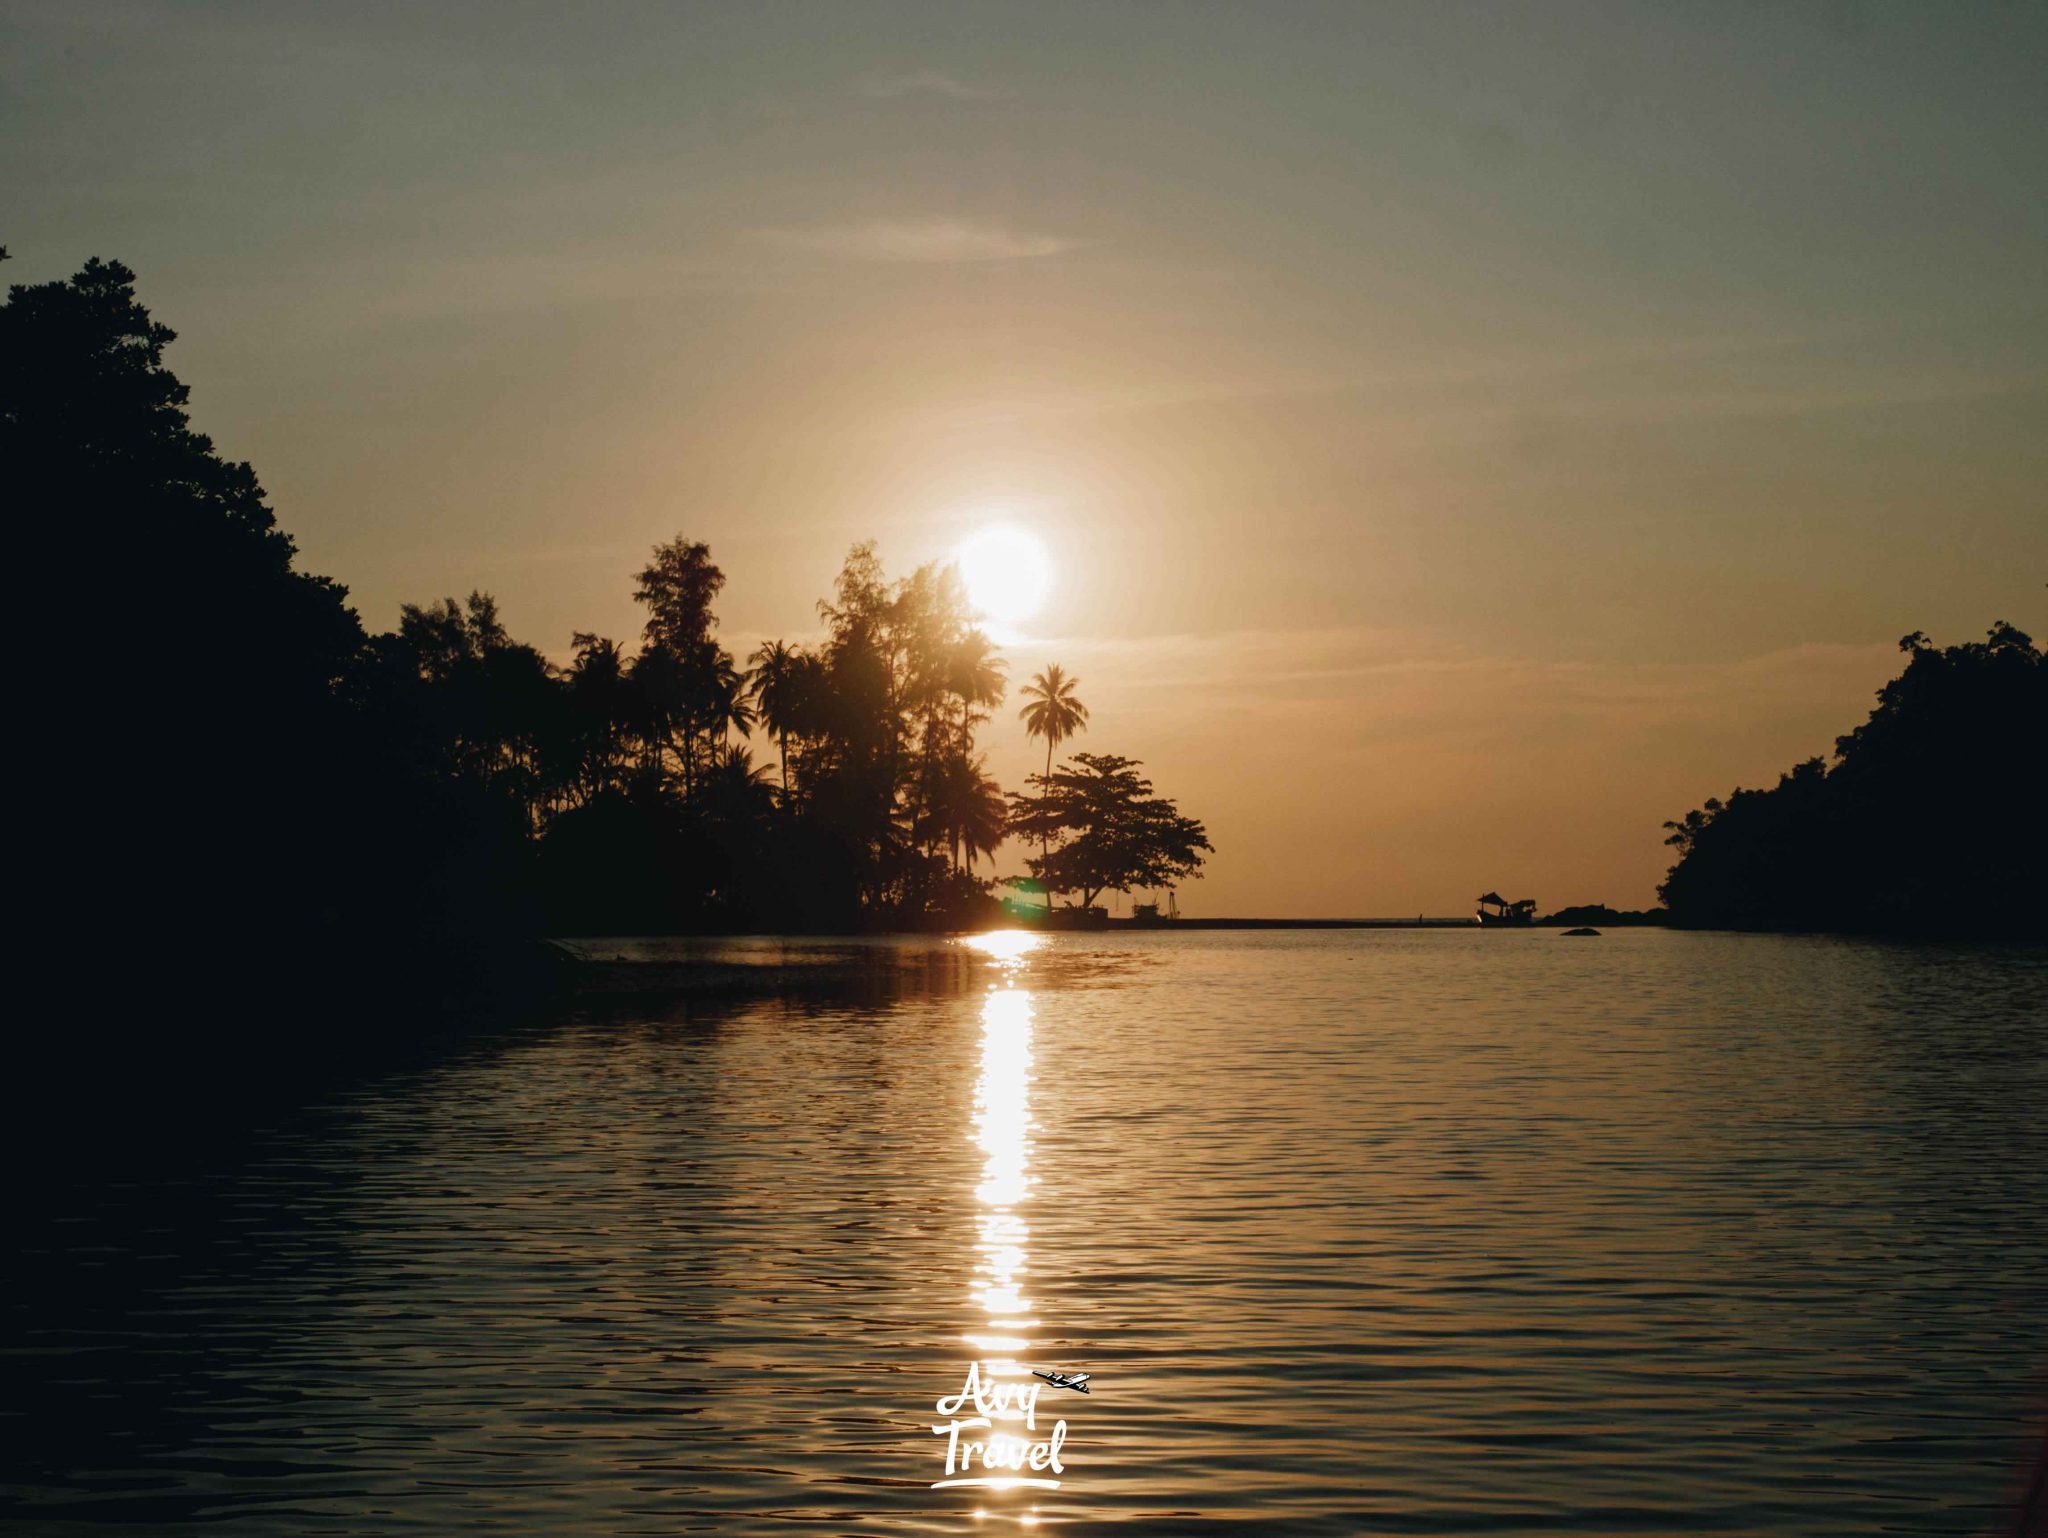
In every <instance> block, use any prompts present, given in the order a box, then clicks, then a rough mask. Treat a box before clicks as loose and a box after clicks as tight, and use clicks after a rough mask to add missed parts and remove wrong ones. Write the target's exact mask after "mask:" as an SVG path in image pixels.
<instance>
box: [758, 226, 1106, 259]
mask: <svg viewBox="0 0 2048 1538" xmlns="http://www.w3.org/2000/svg"><path fill="white" fill-rule="evenodd" d="M754 234H755V237H756V238H757V239H760V240H764V241H766V242H768V243H769V244H770V245H774V246H778V247H780V248H782V249H783V250H786V251H798V252H805V253H808V254H810V255H814V256H829V257H836V258H838V259H840V260H843V261H854V262H934V263H938V262H1014V261H1024V260H1028V259H1030V258H1033V257H1041V256H1057V255H1058V254H1059V253H1060V252H1062V251H1066V250H1070V249H1071V248H1072V246H1073V244H1074V243H1073V242H1072V241H1070V240H1063V239H1061V238H1060V237H1059V236H1057V235H1046V234H1037V233H1030V232H1024V231H1017V230H1008V229H1004V228H1002V227H1001V226H998V225H989V224H972V223H969V222H968V221H966V220H964V219H871V220H868V221H867V222H866V223H863V224H834V225H819V226H815V227H809V228H801V229H790V228H783V229H768V230H757V231H755V232H754Z"/></svg>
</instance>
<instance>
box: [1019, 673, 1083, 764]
mask: <svg viewBox="0 0 2048 1538" xmlns="http://www.w3.org/2000/svg"><path fill="white" fill-rule="evenodd" d="M1080 681H1081V680H1080V679H1078V678H1069V677H1068V676H1067V674H1066V670H1065V669H1063V668H1062V667H1061V666H1060V665H1059V664H1058V663H1057V662H1055V663H1053V664H1052V665H1051V666H1050V667H1048V668H1047V669H1046V670H1045V671H1044V672H1043V673H1040V674H1039V675H1038V676H1037V677H1036V678H1034V679H1032V680H1031V682H1030V683H1028V684H1026V685H1025V686H1024V687H1023V688H1022V689H1020V690H1019V691H1018V693H1020V694H1022V695H1023V696H1024V697H1025V698H1026V699H1028V700H1030V701H1031V703H1030V704H1029V705H1026V706H1025V707H1024V708H1023V709H1022V710H1020V711H1018V712H1017V714H1018V716H1019V717H1020V718H1021V719H1022V720H1023V722H1024V730H1025V731H1027V732H1029V733H1030V734H1031V735H1032V736H1034V737H1043V738H1044V739H1045V772H1046V773H1047V774H1051V773H1052V753H1053V749H1054V748H1056V747H1058V746H1059V745H1060V744H1061V743H1063V742H1065V741H1066V740H1067V739H1068V738H1069V737H1071V736H1073V735H1074V734H1075V733H1076V732H1085V731H1086V730H1088V707H1087V706H1086V705H1083V704H1082V703H1081V702H1080V700H1079V699H1077V698H1076V697H1075V695H1074V687H1075V685H1077V684H1079V683H1080Z"/></svg>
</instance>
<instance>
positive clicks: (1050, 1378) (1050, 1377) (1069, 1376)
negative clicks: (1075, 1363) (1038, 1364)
mask: <svg viewBox="0 0 2048 1538" xmlns="http://www.w3.org/2000/svg"><path fill="white" fill-rule="evenodd" d="M1031 1376H1032V1377H1034V1378H1043V1379H1045V1381H1046V1382H1048V1383H1050V1384H1051V1385H1052V1386H1053V1387H1054V1388H1070V1389H1075V1390H1078V1391H1079V1392H1081V1393H1083V1394H1085V1393H1087V1392H1088V1378H1089V1375H1088V1374H1087V1373H1085V1372H1039V1371H1038V1370H1037V1369H1036V1368H1034V1369H1032V1373H1031Z"/></svg>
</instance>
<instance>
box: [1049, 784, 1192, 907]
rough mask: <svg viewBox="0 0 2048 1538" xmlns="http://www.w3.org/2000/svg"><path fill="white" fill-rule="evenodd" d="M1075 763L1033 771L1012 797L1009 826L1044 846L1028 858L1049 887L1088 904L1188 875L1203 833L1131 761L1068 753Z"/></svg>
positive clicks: (1175, 880)
mask: <svg viewBox="0 0 2048 1538" xmlns="http://www.w3.org/2000/svg"><path fill="white" fill-rule="evenodd" d="M1068 762H1069V763H1070V764H1072V765H1074V766H1075V767H1073V768H1069V769H1062V770H1059V771H1057V772H1055V773H1051V774H1035V775H1033V776H1032V777H1031V783H1032V784H1033V785H1035V786H1037V787H1038V792H1039V793H1038V794H1037V795H1035V796H1027V795H1014V794H1013V795H1012V797H1011V802H1012V805H1011V812H1010V827H1009V831H1010V832H1011V833H1013V834H1016V835H1017V836H1019V837H1021V838H1024V839H1027V840H1037V841H1039V842H1040V844H1041V847H1043V846H1045V845H1047V844H1049V845H1050V846H1051V848H1050V852H1049V853H1046V854H1044V855H1042V856H1041V857H1040V858H1038V859H1036V860H1032V861H1031V862H1029V863H1030V867H1031V874H1032V875H1033V876H1035V877H1036V878H1037V879H1038V880H1039V881H1040V882H1041V883H1042V884H1043V885H1044V886H1045V888H1046V890H1047V891H1049V892H1079V893H1080V894H1081V906H1082V907H1084V908H1087V907H1092V906H1094V903H1095V899H1096V898H1097V897H1098V896H1100V895H1101V894H1102V893H1103V892H1107V891H1116V892H1128V891H1131V890H1133V889H1134V888H1141V887H1157V886H1171V885H1173V884H1174V883H1176V882H1178V881H1182V880H1185V879H1186V878H1187V877H1189V876H1192V875H1194V874H1195V873H1196V872H1197V871H1199V870H1200V869H1201V867H1202V856H1203V854H1204V853H1207V852H1209V851H1210V844H1209V838H1208V833H1207V831H1206V830H1205V829H1204V828H1203V827H1202V825H1201V823H1199V822H1197V821H1196V820H1195V819H1194V818H1192V817H1184V816H1182V815H1181V812H1180V809H1179V808H1178V807H1176V806H1175V805H1174V804H1173V803H1172V802H1171V801H1169V800H1166V799H1165V798H1164V797H1160V796H1155V795H1153V794H1152V782H1151V781H1150V780H1147V779H1145V778H1144V777H1143V776H1141V775H1140V774H1138V772H1137V771H1138V769H1139V768H1140V767H1141V766H1140V765H1139V764H1138V763H1137V762H1136V761H1135V760H1133V759H1128V758H1121V757H1119V756H1117V755H1116V754H1114V753H1076V754H1075V755H1074V756H1073V757H1072V758H1071V759H1070V760H1068Z"/></svg>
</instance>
